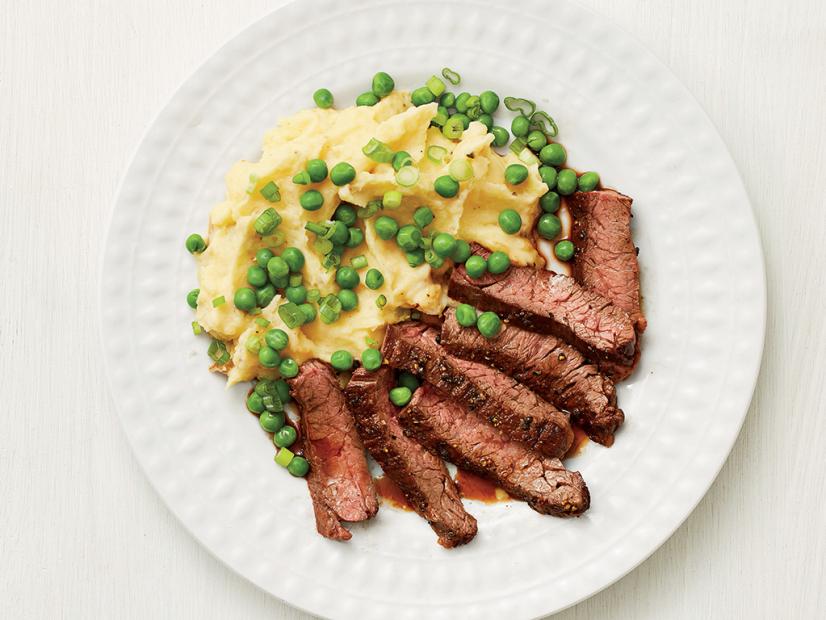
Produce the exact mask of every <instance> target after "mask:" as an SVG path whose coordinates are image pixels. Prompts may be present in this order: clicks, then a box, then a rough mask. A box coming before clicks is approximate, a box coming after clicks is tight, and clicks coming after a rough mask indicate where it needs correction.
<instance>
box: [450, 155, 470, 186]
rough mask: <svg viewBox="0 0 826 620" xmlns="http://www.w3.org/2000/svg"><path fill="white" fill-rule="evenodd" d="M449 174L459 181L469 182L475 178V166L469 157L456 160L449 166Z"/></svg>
mask: <svg viewBox="0 0 826 620" xmlns="http://www.w3.org/2000/svg"><path fill="white" fill-rule="evenodd" d="M447 170H448V172H449V173H450V176H452V177H453V178H454V179H456V180H457V181H467V180H468V179H471V178H473V165H472V164H471V163H470V161H469V160H468V158H467V157H461V158H459V159H454V160H453V161H452V162H450V166H448V169H447Z"/></svg>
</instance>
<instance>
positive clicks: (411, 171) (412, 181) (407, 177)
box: [396, 166, 419, 187]
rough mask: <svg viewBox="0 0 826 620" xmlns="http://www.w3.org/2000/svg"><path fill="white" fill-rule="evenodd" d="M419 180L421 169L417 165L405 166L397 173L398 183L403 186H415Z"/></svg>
mask: <svg viewBox="0 0 826 620" xmlns="http://www.w3.org/2000/svg"><path fill="white" fill-rule="evenodd" d="M418 182H419V169H418V168H416V167H415V166H404V167H403V168H402V169H401V170H399V171H398V172H397V173H396V183H398V184H399V185H401V186H402V187H413V186H414V185H416V183H418Z"/></svg>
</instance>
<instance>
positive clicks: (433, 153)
mask: <svg viewBox="0 0 826 620" xmlns="http://www.w3.org/2000/svg"><path fill="white" fill-rule="evenodd" d="M445 155H447V149H446V148H445V147H443V146H437V145H435V144H434V145H433V146H429V147H427V158H428V159H429V160H430V161H432V162H433V163H434V164H441V163H442V161H443V160H444V158H445Z"/></svg>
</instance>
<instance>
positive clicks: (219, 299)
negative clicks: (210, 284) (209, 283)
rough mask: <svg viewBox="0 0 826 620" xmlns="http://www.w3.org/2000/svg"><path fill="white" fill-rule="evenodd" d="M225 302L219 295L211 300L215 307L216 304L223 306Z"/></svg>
mask: <svg viewBox="0 0 826 620" xmlns="http://www.w3.org/2000/svg"><path fill="white" fill-rule="evenodd" d="M225 303H227V300H226V299H225V298H224V296H223V295H221V296H220V297H216V298H215V299H213V300H212V307H213V308H217V307H218V306H223V305H224V304H225Z"/></svg>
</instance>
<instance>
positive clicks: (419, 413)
mask: <svg viewBox="0 0 826 620" xmlns="http://www.w3.org/2000/svg"><path fill="white" fill-rule="evenodd" d="M399 419H400V421H401V423H402V426H404V428H405V430H406V432H407V433H408V434H409V435H410V436H412V437H414V438H415V439H416V440H418V441H419V442H420V443H421V444H422V445H423V446H425V447H426V448H427V449H429V450H430V451H432V452H433V453H434V454H437V455H439V456H441V457H442V458H445V459H447V460H449V461H451V462H453V463H455V464H456V465H458V466H459V467H462V468H464V469H467V470H469V471H472V472H474V473H477V474H479V475H481V476H485V477H487V478H489V479H491V480H492V481H493V482H495V483H496V484H498V485H499V486H500V487H502V488H503V489H505V490H506V491H507V492H508V493H509V494H510V495H511V496H513V497H516V498H519V499H522V500H525V501H526V502H528V505H529V506H530V507H531V508H533V509H534V510H536V511H537V512H540V513H543V514H550V515H555V516H559V517H568V516H577V515H580V514H582V513H583V512H585V511H586V510H587V509H588V507H589V505H590V502H591V497H590V494H589V493H588V487H587V486H586V485H585V482H584V480H583V479H582V476H581V475H580V474H579V472H571V471H568V470H566V469H565V467H564V466H563V465H562V462H561V461H560V460H559V459H556V458H547V457H543V456H541V455H540V454H538V453H536V452H534V451H533V450H531V449H529V448H528V447H527V446H525V445H524V444H522V443H520V442H517V441H513V440H510V439H508V438H506V437H505V436H504V435H502V434H501V433H500V432H499V431H498V430H496V428H494V427H493V426H492V425H490V424H488V423H487V422H485V421H484V420H482V419H481V418H480V417H479V416H477V415H475V414H473V413H471V412H470V411H469V410H468V409H466V408H465V407H463V406H462V405H460V404H459V403H458V402H457V401H455V400H453V399H451V398H449V397H448V396H447V395H445V394H443V393H441V392H439V391H438V390H437V389H436V388H434V387H432V386H430V385H427V384H425V385H422V387H420V388H419V389H418V390H416V393H415V394H414V395H413V400H411V401H410V404H409V405H408V406H407V407H405V408H404V409H403V410H402V412H401V413H400V414H399Z"/></svg>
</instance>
